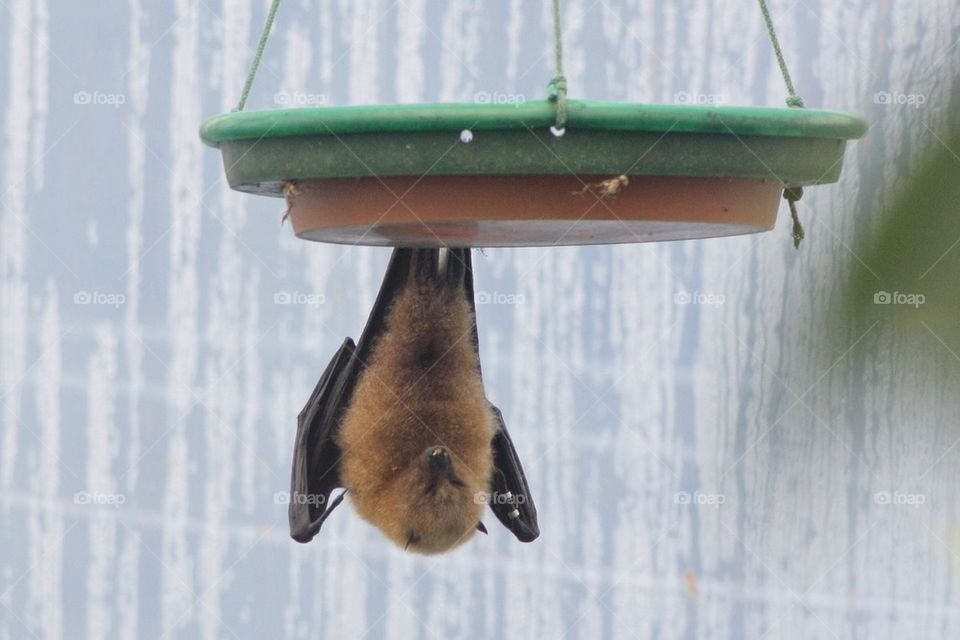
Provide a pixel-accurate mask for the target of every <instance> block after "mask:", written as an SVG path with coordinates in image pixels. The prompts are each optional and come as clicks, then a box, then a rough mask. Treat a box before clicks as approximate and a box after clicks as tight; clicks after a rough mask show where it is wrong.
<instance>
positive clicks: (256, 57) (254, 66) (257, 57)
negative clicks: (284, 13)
mask: <svg viewBox="0 0 960 640" xmlns="http://www.w3.org/2000/svg"><path fill="white" fill-rule="evenodd" d="M279 8H280V0H273V3H272V4H271V5H270V11H268V12H267V20H266V22H265V23H264V25H263V31H261V32H260V42H258V43H257V50H256V51H255V52H254V54H253V61H252V62H251V63H250V70H249V71H248V72H247V79H246V80H245V81H244V83H243V90H241V91H240V101H239V102H237V106H236V107H234V108H233V110H234V111H243V108H244V107H246V106H247V99H248V98H249V97H250V89H251V88H252V87H253V81H254V79H255V78H256V77H257V71H258V70H259V69H260V62H261V61H262V60H263V50H264V49H266V48H267V40H268V39H269V38H270V31H271V30H272V29H273V21H274V20H275V19H276V17H277V9H279Z"/></svg>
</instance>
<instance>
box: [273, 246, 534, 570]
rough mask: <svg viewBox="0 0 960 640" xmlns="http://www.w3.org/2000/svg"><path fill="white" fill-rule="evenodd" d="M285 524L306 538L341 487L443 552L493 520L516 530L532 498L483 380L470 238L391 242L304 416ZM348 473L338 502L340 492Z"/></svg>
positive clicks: (424, 549)
mask: <svg viewBox="0 0 960 640" xmlns="http://www.w3.org/2000/svg"><path fill="white" fill-rule="evenodd" d="M291 484H292V486H291V499H290V507H289V516H290V535H291V536H292V537H293V538H294V539H295V540H297V541H299V542H309V541H310V540H311V539H313V537H314V536H315V535H316V534H317V532H318V531H319V530H320V526H321V525H322V524H323V521H324V520H325V519H326V518H327V517H328V516H329V515H330V513H331V512H332V511H333V509H335V508H336V507H337V506H338V505H339V504H340V502H341V501H342V500H343V496H344V494H349V495H350V498H351V502H353V504H354V506H355V508H356V510H357V512H358V513H359V514H360V516H361V517H362V518H364V519H365V520H367V521H368V522H370V523H371V524H373V525H374V526H376V527H377V528H378V529H380V530H381V531H382V532H383V533H384V535H386V536H387V537H388V538H390V540H392V541H393V542H394V543H396V544H397V545H399V546H400V547H403V548H404V549H408V550H410V551H416V552H419V553H442V552H444V551H448V550H450V549H453V548H454V547H456V546H457V545H459V544H461V543H463V542H465V541H466V540H467V539H469V538H470V537H471V536H472V535H473V533H474V532H475V531H477V530H480V531H483V532H484V533H486V529H485V528H484V525H483V523H482V522H481V517H482V515H483V509H484V505H486V504H489V505H490V507H491V509H492V510H493V512H494V514H495V515H496V516H497V518H498V519H499V520H500V521H501V522H502V523H503V524H504V525H505V526H506V527H507V528H508V529H509V530H510V531H511V532H512V533H513V534H514V535H515V536H516V537H517V538H518V539H519V540H521V541H523V542H530V541H532V540H534V539H535V538H536V537H537V536H538V535H539V533H540V532H539V529H538V526H537V512H536V508H535V507H534V504H533V500H532V499H531V497H530V492H529V488H528V487H527V481H526V478H525V476H524V474H523V468H522V467H521V466H520V461H519V459H518V458H517V453H516V450H515V449H514V447H513V443H512V442H511V440H510V436H509V434H508V433H507V429H506V426H505V425H504V423H503V416H502V415H501V413H500V410H499V409H498V408H497V407H495V406H494V405H493V404H491V403H490V402H489V401H488V400H487V398H486V395H485V394H484V390H483V381H482V378H481V371H480V358H479V347H478V337H477V325H476V315H475V307H474V292H473V270H472V265H471V255H470V250H469V249H444V250H440V249H395V250H394V252H393V256H392V257H391V259H390V264H389V266H388V267H387V273H386V275H385V276H384V279H383V284H382V285H381V288H380V294H379V295H378V296H377V301H376V303H375V304H374V307H373V310H372V311H371V313H370V317H369V318H368V320H367V325H366V327H365V328H364V330H363V333H362V334H361V336H360V341H359V344H356V345H355V344H354V342H353V340H351V339H350V338H347V339H346V340H345V341H344V343H343V345H342V346H341V347H340V350H339V351H338V352H337V353H336V354H335V355H334V357H333V359H332V360H331V362H330V364H329V365H327V369H326V371H324V373H323V375H322V376H321V378H320V381H319V382H318V383H317V386H316V389H314V392H313V394H312V395H311V397H310V400H309V401H308V402H307V404H306V406H305V407H304V409H303V411H302V412H301V413H300V416H299V418H298V429H297V441H296V445H295V449H294V460H293V473H292V477H291ZM337 487H344V488H345V489H346V491H345V492H344V493H341V494H340V495H339V496H338V497H337V498H336V499H335V500H334V501H333V502H332V503H330V504H329V506H328V502H329V497H330V494H331V492H332V491H333V490H334V489H335V488H337Z"/></svg>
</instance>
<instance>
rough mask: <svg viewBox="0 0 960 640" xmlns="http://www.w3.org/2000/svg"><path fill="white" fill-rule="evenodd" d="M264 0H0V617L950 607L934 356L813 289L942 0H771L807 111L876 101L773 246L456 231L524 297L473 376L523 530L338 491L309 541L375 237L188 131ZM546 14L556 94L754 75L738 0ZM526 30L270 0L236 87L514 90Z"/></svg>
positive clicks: (720, 95)
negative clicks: (290, 213)
mask: <svg viewBox="0 0 960 640" xmlns="http://www.w3.org/2000/svg"><path fill="white" fill-rule="evenodd" d="M267 4H268V3H267V2H265V1H264V0H259V1H252V0H223V1H221V2H215V1H214V0H209V1H208V2H204V1H202V0H199V1H196V2H193V1H190V0H176V1H175V2H169V3H166V2H164V3H161V2H146V1H144V0H129V1H126V2H125V1H121V0H109V1H104V2H75V1H70V0H0V115H2V121H0V127H2V153H0V193H2V196H0V201H2V209H0V383H2V387H0V519H2V529H0V638H27V637H37V638H91V639H99V638H134V637H139V638H194V637H197V638H308V637H311V638H313V637H324V638H354V637H357V638H359V637H364V636H367V637H373V638H380V637H383V638H451V637H486V636H492V635H494V634H498V635H501V636H502V637H510V638H537V637H541V638H560V637H578V638H591V639H592V638H599V637H611V638H694V637H703V638H724V637H729V638H831V637H837V638H868V639H870V640H874V639H878V638H921V637H922V638H937V637H943V638H947V637H957V636H958V634H960V604H958V603H957V593H958V589H960V579H958V576H957V568H958V567H960V556H958V554H960V512H958V508H957V502H958V500H957V494H956V488H957V487H958V486H960V471H958V470H960V447H958V446H955V445H956V444H957V440H958V438H960V427H958V424H960V420H958V417H960V416H958V413H957V408H956V404H955V403H953V402H952V400H953V396H954V395H955V394H956V390H957V387H956V386H955V382H951V381H950V380H949V377H950V376H951V375H955V374H956V372H957V370H958V368H960V358H957V357H956V354H951V353H950V352H949V350H948V349H946V348H944V346H942V345H941V344H939V343H938V341H937V340H936V339H935V338H936V336H930V337H929V340H928V343H926V350H925V351H924V352H923V353H916V352H915V351H914V350H913V348H908V346H907V345H908V342H907V341H906V340H905V339H904V332H905V331H913V330H918V329H916V328H909V327H907V328H904V327H899V326H897V325H895V324H894V323H893V322H892V321H887V320H885V319H883V318H881V319H880V320H879V321H878V322H876V323H875V324H858V323H857V322H856V321H853V320H848V319H845V317H844V316H843V311H842V307H843V305H842V304H840V303H842V302H843V300H842V299H841V298H842V296H843V291H844V288H843V283H844V282H845V281H846V280H848V279H849V278H851V277H852V276H854V275H857V274H858V273H860V272H862V271H863V270H867V271H871V270H872V266H871V265H870V264H869V262H868V260H867V259H866V258H865V257H864V256H859V255H857V250H856V248H855V247H856V240H857V238H858V237H861V236H862V235H863V234H869V233H871V232H873V231H875V229H876V223H877V219H878V213H879V211H880V210H881V208H882V206H883V205H885V204H886V203H888V202H889V201H890V198H891V195H892V193H893V190H894V189H895V188H896V187H898V186H900V185H902V184H903V181H904V179H905V178H906V177H907V175H908V173H909V171H908V170H906V169H904V167H908V166H909V161H910V159H911V158H913V157H915V155H916V154H917V153H918V151H919V150H920V149H921V148H922V147H923V146H925V145H928V144H936V135H937V134H936V132H938V131H941V130H942V128H943V125H944V123H945V122H946V121H947V119H948V118H950V117H954V118H955V117H956V111H955V109H956V108H957V106H958V101H957V95H958V92H960V82H958V79H957V76H956V69H957V66H955V61H956V60H957V58H958V56H960V46H958V45H957V42H958V39H960V7H958V5H957V3H956V2H955V1H954V0H927V1H923V2H921V1H919V0H915V1H908V0H888V1H882V2H881V1H879V0H845V1H843V2H824V1H821V0H800V1H799V2H793V1H789V2H788V1H786V0H783V1H775V2H773V10H774V14H775V19H776V20H777V22H778V24H779V25H780V28H781V32H782V38H783V40H784V43H785V50H786V54H787V57H788V60H789V62H790V63H791V66H792V67H793V70H794V75H795V79H796V81H797V84H798V86H799V89H800V91H801V93H802V94H803V95H804V96H805V97H806V99H807V103H808V105H809V106H812V107H829V108H839V109H847V110H851V111H855V112H859V113H861V114H863V115H864V116H865V117H866V118H867V119H868V120H869V121H870V124H871V131H870V134H869V136H868V137H867V138H866V139H864V140H863V141H861V142H858V143H855V144H853V145H851V147H850V148H849V149H848V154H847V165H846V167H845V169H844V175H843V178H842V180H841V182H840V184H838V185H833V186H827V187H823V188H819V189H814V190H809V191H808V194H807V196H806V197H805V198H804V200H803V201H802V203H801V213H802V215H803V217H804V219H805V220H806V224H807V231H808V239H807V241H805V243H804V244H803V246H802V247H801V249H800V251H794V249H793V247H792V244H791V241H790V230H789V216H787V215H786V209H785V207H784V208H783V211H781V219H780V222H779V224H778V226H777V228H776V229H775V230H774V231H773V232H771V233H768V234H765V235H760V236H756V237H743V238H733V239H723V240H711V241H700V242H690V243H674V244H664V245H645V246H644V245H639V246H621V247H592V248H567V249H530V250H490V251H487V252H486V253H485V255H484V256H478V258H477V271H478V282H477V287H478V289H479V290H481V291H484V292H487V293H491V294H493V293H503V294H508V296H507V297H506V299H509V300H513V301H514V302H515V303H516V304H504V305H493V304H492V305H485V306H482V307H481V308H480V310H479V317H480V318H479V319H480V329H481V341H482V348H483V359H484V370H485V374H486V378H487V383H488V386H489V391H490V395H491V397H492V398H493V399H494V401H495V402H496V403H497V404H499V405H500V406H501V407H502V408H503V410H504V413H505V415H506V417H507V421H508V424H509V425H510V427H511V430H512V434H513V436H514V439H515V441H516V444H517V447H518V448H519V449H520V451H521V454H522V456H523V460H524V462H525V465H526V468H527V472H528V475H529V479H530V483H531V485H532V486H533V488H534V490H535V495H536V498H537V499H538V506H539V508H540V512H541V518H542V519H541V527H542V530H543V535H542V537H541V539H540V540H539V541H537V542H536V543H535V544H532V545H529V546H524V545H520V544H518V543H516V542H515V541H513V540H512V539H510V538H509V536H508V535H507V533H506V532H505V531H503V530H502V529H500V528H499V527H497V526H491V535H490V536H489V537H485V538H483V539H476V540H474V541H472V542H470V543H469V544H468V545H466V546H465V547H464V548H462V549H460V550H458V551H457V552H455V553H453V554H452V555H449V556H445V557H439V558H428V559H424V558H419V557H411V556H407V555H404V554H403V553H402V552H400V551H398V550H396V549H394V548H392V547H391V546H389V545H388V543H386V542H385V541H384V540H383V539H382V538H381V537H380V536H379V535H378V534H377V533H376V532H374V531H372V530H371V529H370V527H368V526H367V525H366V524H364V523H363V522H361V521H360V520H359V519H358V518H357V516H356V515H355V514H354V513H352V512H351V510H350V509H349V508H345V509H342V510H341V511H340V512H339V513H338V514H337V515H336V517H334V518H333V519H332V520H331V521H330V522H329V524H328V525H326V526H325V527H324V532H323V534H322V535H321V536H320V538H319V539H318V540H317V541H316V542H314V543H313V544H310V545H308V546H300V545H297V544H295V543H293V542H292V541H291V540H289V538H288V537H287V533H286V513H285V509H286V508H285V506H284V505H282V504H277V502H276V501H275V494H277V493H278V492H283V491H285V490H286V489H287V488H288V486H287V485H288V477H289V468H288V465H289V460H290V453H291V443H292V438H293V434H294V429H295V417H296V414H297V412H298V411H299V409H300V407H301V406H302V403H303V402H304V400H305V399H306V397H307V395H308V393H309V391H310V390H311V389H312V387H313V384H314V382H315V380H316V378H317V376H318V375H319V373H320V372H321V370H322V368H323V366H324V365H325V364H326V361H327V358H328V357H329V356H330V354H331V353H332V352H333V350H334V349H335V348H336V346H337V345H338V344H339V343H340V341H341V339H342V338H343V336H345V335H354V336H355V335H356V334H357V332H358V331H359V329H360V327H361V326H362V323H363V321H364V319H365V317H366V313H367V311H368V309H369V307H370V305H371V303H372V299H373V296H374V294H375V291H376V287H377V286H378V283H379V276H380V274H381V272H382V269H383V267H384V265H385V262H386V257H387V254H388V252H387V251H385V250H373V249H363V248H359V249H358V248H347V247H340V246H325V245H319V244H309V243H306V242H301V241H298V240H296V239H295V238H294V237H293V236H292V234H291V232H290V230H289V227H288V226H287V227H282V228H281V226H280V216H281V214H282V209H283V207H282V203H279V202H278V201H272V200H262V199H254V198H251V197H246V196H242V195H239V194H235V193H232V192H230V191H229V190H228V189H227V188H226V185H225V184H224V180H223V177H222V175H221V167H220V164H219V158H218V157H217V154H216V153H215V152H214V151H212V150H210V149H207V148H204V147H203V146H201V144H200V143H199V140H198V137H197V128H198V125H199V123H200V121H201V120H202V119H203V118H204V117H207V116H209V115H212V114H214V113H217V112H221V111H224V110H227V109H229V108H230V107H231V106H232V105H233V104H234V102H235V100H236V98H237V96H238V91H239V88H240V85H241V82H242V79H243V75H244V73H245V71H246V66H247V64H248V62H249V54H250V49H251V45H252V43H253V42H254V41H255V38H256V35H257V32H258V29H259V26H260V24H261V22H262V19H263V17H264V14H265V11H266V5H267ZM565 13H566V16H565V18H566V42H567V72H568V78H569V84H570V88H571V89H570V91H571V95H573V96H576V97H590V98H597V99H615V100H634V101H665V102H675V101H683V100H688V101H689V100H699V101H707V100H713V101H722V102H724V103H729V104H751V103H758V104H770V105H779V104H781V103H782V100H783V89H782V83H781V80H780V78H779V76H778V74H777V70H776V65H775V63H774V59H773V56H772V54H771V52H770V49H769V45H768V43H767V40H766V34H765V32H764V31H763V24H762V21H761V19H760V15H759V12H758V10H757V7H756V6H755V3H754V2H752V1H750V0H736V1H734V0H725V1H723V2H721V1H720V0H714V1H707V0H696V1H694V0H684V1H675V2H665V1H654V0H619V1H618V0H598V1H597V2H591V1H589V0H570V1H568V2H566V3H565ZM550 34H551V25H550V20H549V10H548V3H547V2H520V0H512V1H506V0H499V1H496V2H490V1H488V2H480V1H479V0H474V1H467V0H458V1H449V2H441V1H439V0H402V1H400V2H387V1H386V0H339V1H337V2H333V1H323V2H321V1H308V0H288V1H287V2H286V3H285V4H284V5H283V7H282V9H281V12H280V15H279V18H278V23H277V26H276V29H275V32H274V36H273V39H272V40H271V42H270V46H269V48H268V50H267V55H266V59H265V65H264V68H263V69H262V70H261V73H260V76H259V79H258V82H257V84H256V86H255V90H254V93H253V96H252V97H251V102H250V105H251V107H254V108H256V107H269V106H274V105H275V104H276V103H285V104H287V103H293V104H297V103H304V102H310V101H313V102H323V103H326V104H350V103H369V102H395V101H435V100H466V101H469V100H483V99H494V100H510V99H520V100H522V99H535V98H540V97H542V96H543V95H544V92H545V85H546V82H547V81H548V80H549V78H550V76H551V75H552V71H551V69H550V64H551V60H552V52H551V46H550V43H549V40H550ZM877 92H889V93H890V94H892V95H893V96H894V100H893V101H892V102H893V103H894V104H878V102H877V101H876V100H875V98H874V96H875V94H876V93H877ZM898 96H900V97H902V98H903V99H902V100H900V98H898ZM911 96H912V103H911V104H906V102H908V101H909V100H908V99H909V98H910V97H911ZM919 97H922V101H923V104H919V105H918V104H916V103H917V102H918V101H919ZM951 99H952V100H953V103H952V104H953V107H954V112H953V113H951V112H950V110H949V108H948V107H949V105H950V100H951ZM898 102H899V103H898ZM958 250H960V249H958ZM935 258H936V256H931V263H933V261H934V260H935ZM879 288H882V283H878V289H879ZM357 291H359V292H360V293H359V294H358V293H356V292H357ZM695 292H696V293H701V294H706V295H708V296H709V295H712V296H713V298H712V300H713V301H714V302H719V301H721V300H722V304H678V303H677V301H678V300H682V296H681V295H680V294H684V293H689V294H693V293H695ZM282 293H303V294H322V296H323V300H322V303H320V304H317V305H315V306H311V305H284V304H276V303H275V300H277V299H278V298H277V297H276V296H277V294H282ZM493 298H494V299H499V300H503V299H505V298H504V297H502V296H500V297H498V296H493ZM279 299H282V298H279ZM696 299H697V300H699V301H704V300H709V299H711V298H703V297H697V298H696ZM84 302H88V304H84ZM838 327H839V328H838ZM909 344H914V343H912V342H911V343H909ZM910 358H924V359H926V360H927V365H926V366H925V367H924V369H923V370H924V374H923V375H922V376H917V375H914V374H912V373H908V372H907V369H906V368H905V367H904V366H903V364H904V362H905V361H906V360H908V359H910ZM91 496H92V498H90V497H91ZM885 496H886V497H890V500H889V502H900V503H903V502H906V503H911V502H912V503H921V504H885V502H887V500H886V497H885ZM87 498H90V499H89V500H88V499H87ZM86 502H101V503H103V502H114V503H119V504H86ZM687 502H689V504H687ZM718 503H719V504H718Z"/></svg>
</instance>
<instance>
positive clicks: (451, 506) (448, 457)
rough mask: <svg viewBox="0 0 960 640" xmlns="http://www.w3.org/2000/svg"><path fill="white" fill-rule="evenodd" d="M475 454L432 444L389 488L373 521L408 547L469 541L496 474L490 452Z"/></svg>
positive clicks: (434, 548) (419, 549)
mask: <svg viewBox="0 0 960 640" xmlns="http://www.w3.org/2000/svg"><path fill="white" fill-rule="evenodd" d="M473 458H475V459H469V460H466V459H464V458H463V457H462V456H458V455H457V454H456V453H455V452H454V451H453V450H451V449H450V448H448V447H446V446H444V445H440V444H437V445H433V446H430V447H427V448H426V450H424V451H423V452H421V453H420V455H418V456H417V457H416V458H415V459H414V460H412V461H411V462H410V464H409V465H407V466H406V468H404V469H401V470H399V473H397V474H396V475H395V476H393V479H392V481H391V482H389V483H388V486H385V487H384V493H383V494H381V495H380V496H379V497H378V499H377V502H378V503H379V504H378V507H379V508H378V509H377V512H376V514H375V515H374V514H371V515H373V517H372V518H370V519H371V520H372V521H373V523H374V524H375V525H377V527H378V528H380V530H381V531H383V532H384V533H385V534H386V535H387V537H389V538H390V539H391V540H393V542H394V543H395V544H397V545H398V546H400V547H402V548H404V549H406V550H407V551H413V552H416V553H425V554H433V553H443V552H445V551H449V550H451V549H453V548H454V547H457V546H459V545H460V544H462V543H464V542H466V541H467V540H469V539H470V537H471V536H472V535H473V534H474V532H475V531H476V530H477V525H478V523H479V522H480V519H481V517H482V516H483V510H484V505H485V503H486V501H485V499H484V498H485V492H486V491H487V487H488V485H489V478H490V474H491V473H492V460H490V456H483V457H482V458H480V459H476V458H477V456H473ZM357 506H358V510H361V509H360V505H357Z"/></svg>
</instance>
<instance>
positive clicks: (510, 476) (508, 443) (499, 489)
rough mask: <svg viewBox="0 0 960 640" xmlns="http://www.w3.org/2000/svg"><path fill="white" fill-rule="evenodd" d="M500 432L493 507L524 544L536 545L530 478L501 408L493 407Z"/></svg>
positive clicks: (495, 442) (495, 453)
mask: <svg viewBox="0 0 960 640" xmlns="http://www.w3.org/2000/svg"><path fill="white" fill-rule="evenodd" d="M490 407H491V408H492V409H493V415H494V419H495V423H496V425H495V426H496V428H497V432H496V435H494V437H493V466H494V471H493V482H492V483H491V485H492V486H491V491H492V494H491V496H490V508H491V509H492V510H493V513H494V515H496V516H497V520H499V521H500V522H502V523H503V526H505V527H506V528H507V529H509V530H510V531H511V532H512V533H513V535H515V536H516V537H517V540H519V541H520V542H532V541H533V540H536V539H537V537H538V536H539V535H540V527H539V525H538V524H537V507H536V506H535V505H534V504H533V497H532V496H531V495H530V487H529V486H527V477H526V476H525V475H524V473H523V467H522V466H521V465H520V458H519V457H517V450H516V449H514V447H513V441H512V440H510V434H509V433H508V432H507V427H506V425H505V424H504V422H503V414H502V413H500V409H498V408H497V407H495V406H494V405H492V404H491V405H490Z"/></svg>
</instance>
